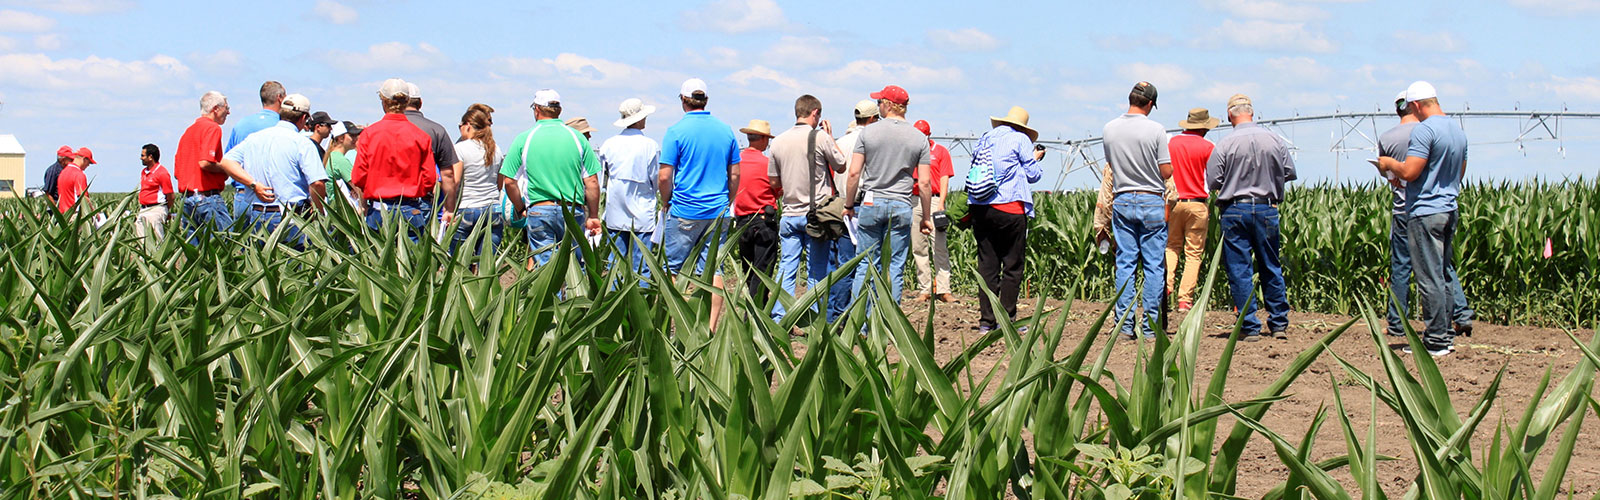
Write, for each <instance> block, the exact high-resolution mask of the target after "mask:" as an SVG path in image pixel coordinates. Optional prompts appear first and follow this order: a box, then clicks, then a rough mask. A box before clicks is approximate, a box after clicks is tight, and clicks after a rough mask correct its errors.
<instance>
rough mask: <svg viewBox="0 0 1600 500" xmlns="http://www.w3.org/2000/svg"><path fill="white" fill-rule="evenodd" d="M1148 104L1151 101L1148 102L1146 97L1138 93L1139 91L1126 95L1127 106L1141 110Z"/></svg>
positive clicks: (1148, 99)
mask: <svg viewBox="0 0 1600 500" xmlns="http://www.w3.org/2000/svg"><path fill="white" fill-rule="evenodd" d="M1150 102H1151V101H1150V98H1149V97H1146V96H1145V95H1144V94H1141V93H1139V91H1137V90H1135V91H1133V92H1129V93H1128V105H1129V106H1134V107H1139V108H1142V107H1145V106H1149V105H1150Z"/></svg>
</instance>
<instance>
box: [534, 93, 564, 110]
mask: <svg viewBox="0 0 1600 500" xmlns="http://www.w3.org/2000/svg"><path fill="white" fill-rule="evenodd" d="M551 103H555V104H557V105H560V104H561V94H558V93H556V91H554V90H551V89H539V90H538V91H537V92H534V93H533V105H534V106H546V107H548V106H550V104H551Z"/></svg>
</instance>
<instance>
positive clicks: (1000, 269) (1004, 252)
mask: <svg viewBox="0 0 1600 500" xmlns="http://www.w3.org/2000/svg"><path fill="white" fill-rule="evenodd" d="M969 212H970V213H971V214H972V239H974V240H977V242H978V276H980V277H982V278H983V283H984V284H985V285H988V286H989V290H990V291H993V292H994V294H995V296H996V297H998V298H999V299H1000V307H1003V308H1005V311H1006V316H1008V317H1010V318H1013V319H1014V318H1016V317H1017V294H1019V293H1020V292H1021V289H1022V271H1023V265H1024V264H1025V263H1026V262H1027V250H1028V216H1027V215H1021V214H1008V213H1005V212H1002V211H999V210H995V209H994V207H991V206H989V205H972V206H971V207H970V208H969ZM978 304H979V307H978V312H979V314H980V316H979V320H978V327H979V328H995V327H996V326H998V323H997V322H996V321H995V316H994V307H993V305H991V304H990V303H989V294H986V293H983V292H982V291H979V292H978Z"/></svg>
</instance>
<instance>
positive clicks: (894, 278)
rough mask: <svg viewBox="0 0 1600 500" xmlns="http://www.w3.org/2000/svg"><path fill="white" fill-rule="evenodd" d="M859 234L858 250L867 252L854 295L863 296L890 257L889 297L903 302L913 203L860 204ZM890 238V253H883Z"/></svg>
mask: <svg viewBox="0 0 1600 500" xmlns="http://www.w3.org/2000/svg"><path fill="white" fill-rule="evenodd" d="M856 221H857V226H858V227H857V230H856V234H857V235H859V236H860V237H861V241H859V242H858V243H860V244H859V245H857V246H856V253H857V254H858V255H859V254H866V255H867V257H866V258H864V259H861V265H860V266H859V267H856V279H855V287H854V288H853V289H852V290H851V294H852V295H854V296H855V297H858V298H859V297H861V296H862V293H861V289H862V288H864V287H866V286H868V283H867V277H868V276H873V275H874V274H875V273H874V272H873V271H877V270H881V269H882V268H883V267H882V266H883V262H882V261H883V260H884V257H888V260H889V271H888V276H887V278H888V279H889V296H890V297H893V298H894V300H895V302H899V301H900V286H901V284H902V283H904V282H905V280H904V279H903V278H904V277H905V271H906V257H907V256H908V255H910V253H911V203H909V202H904V201H894V200H889V201H879V202H878V203H877V204H876V205H858V206H856ZM886 239H887V240H889V255H887V256H885V255H882V253H883V241H884V240H886ZM866 308H867V312H869V313H870V312H872V300H871V299H868V300H867V306H866Z"/></svg>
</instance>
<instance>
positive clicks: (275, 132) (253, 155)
mask: <svg viewBox="0 0 1600 500" xmlns="http://www.w3.org/2000/svg"><path fill="white" fill-rule="evenodd" d="M223 158H224V159H228V160H233V161H235V162H238V163H239V165H240V166H242V167H244V171H245V172H246V173H249V174H250V177H253V178H255V180H256V182H257V183H260V184H262V185H265V186H266V187H269V188H272V192H273V194H274V195H275V196H276V198H277V199H276V200H275V201H273V202H272V203H262V204H264V205H295V204H299V203H302V202H304V201H306V200H307V199H308V198H310V197H311V193H310V187H311V185H312V184H314V183H316V182H318V181H326V180H328V172H327V171H326V170H324V169H323V168H322V158H321V157H319V156H317V148H316V147H315V146H312V145H311V141H307V140H306V139H305V138H304V137H300V133H299V131H297V130H295V125H294V124H293V123H289V122H285V121H280V122H278V124H277V125H276V126H274V127H271V128H268V129H266V130H262V131H260V132H257V133H254V134H250V137H247V138H245V140H244V142H241V143H239V145H238V146H235V147H234V148H233V149H230V150H228V154H226V155H223Z"/></svg>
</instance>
